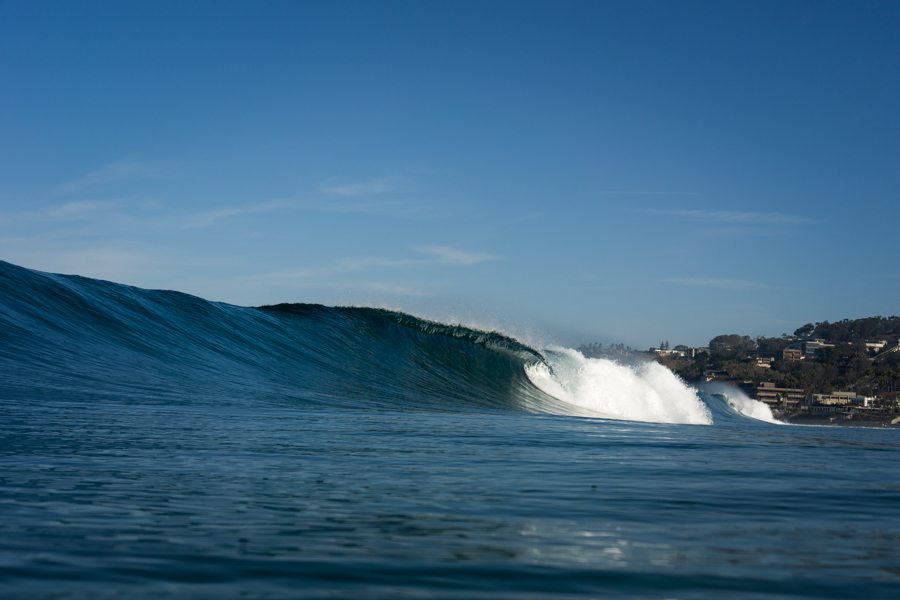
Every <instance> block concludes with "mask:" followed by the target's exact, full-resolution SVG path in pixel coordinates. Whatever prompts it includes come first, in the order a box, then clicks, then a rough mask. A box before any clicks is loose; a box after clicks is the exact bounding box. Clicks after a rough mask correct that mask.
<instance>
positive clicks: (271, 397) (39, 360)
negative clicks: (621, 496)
mask: <svg viewBox="0 0 900 600" xmlns="http://www.w3.org/2000/svg"><path fill="white" fill-rule="evenodd" d="M0 325H2V328H0V342H2V344H0V365H2V368H0V382H2V386H0V387H2V388H3V389H4V390H6V393H10V394H22V393H30V394H36V393H50V394H54V395H58V396H61V397H66V398H70V399H72V398H85V397H90V398H92V399H98V398H116V399H117V400H119V401H122V400H125V401H133V402H158V401H164V402H177V403H214V404H217V405H222V404H228V403H242V404H244V403H259V402H277V403H279V404H283V403H292V404H297V405H304V404H305V405H319V406H329V407H356V408H391V409H401V410H419V409H425V410H472V409H481V410H515V411H538V412H554V413H567V412H572V411H573V410H574V409H573V408H571V407H567V406H565V404H564V403H561V402H559V401H558V400H556V399H554V398H552V397H550V396H548V395H546V394H544V393H543V392H541V391H540V390H538V389H537V388H535V387H534V385H532V383H531V382H530V381H529V379H528V377H527V376H526V374H525V366H526V365H528V364H531V363H538V362H541V361H543V357H542V355H541V354H540V353H539V352H537V351H536V350H534V349H532V348H529V347H528V346H525V345H524V344H522V343H520V342H518V341H516V340H514V339H512V338H509V337H506V336H503V335H501V334H499V333H496V332H482V331H476V330H472V329H468V328H465V327H461V326H456V325H447V324H441V323H435V322H431V321H426V320H422V319H418V318H416V317H413V316H411V315H406V314H403V313H398V312H392V311H388V310H382V309H376V308H358V307H337V308H331V307H325V306H321V305H311V304H290V305H287V304H282V305H277V306H265V307H260V308H243V307H237V306H232V305H228V304H222V303H217V302H208V301H206V300H203V299H201V298H197V297H194V296H190V295H188V294H183V293H180V292H173V291H160V290H144V289H140V288H135V287H131V286H126V285H121V284H116V283H111V282H106V281H99V280H95V279H89V278H86V277H79V276H72V275H54V274H48V273H41V272H38V271H32V270H29V269H25V268H22V267H17V266H15V265H12V264H9V263H5V262H2V261H0Z"/></svg>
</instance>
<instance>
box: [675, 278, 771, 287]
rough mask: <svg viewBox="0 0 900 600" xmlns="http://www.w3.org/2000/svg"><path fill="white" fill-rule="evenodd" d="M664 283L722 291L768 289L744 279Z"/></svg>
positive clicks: (698, 279) (682, 280) (685, 280)
mask: <svg viewBox="0 0 900 600" xmlns="http://www.w3.org/2000/svg"><path fill="white" fill-rule="evenodd" d="M663 282H664V283H674V284H676V285H685V286H689V287H703V288H714V289H721V290H749V289H754V288H762V287H766V286H764V285H763V284H761V283H757V282H755V281H747V280H744V279H717V278H713V277H680V278H673V279H663Z"/></svg>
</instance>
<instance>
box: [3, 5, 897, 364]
mask: <svg viewBox="0 0 900 600" xmlns="http://www.w3.org/2000/svg"><path fill="white" fill-rule="evenodd" d="M898 31H900V4H898V3H896V2H885V3H879V2H866V3H850V2H846V3H838V2H775V3H768V2H746V3H737V2H735V3H725V2H703V3H692V2H680V3H674V2H650V3H641V2H591V3H579V2H569V3H550V2H548V3H524V2H513V3H504V2H487V3H484V2H477V3H464V2H453V3H443V4H441V3H430V2H429V3H422V2H380V3H368V2H366V3H363V2H353V3H342V2H327V3H298V2H284V3H281V2H267V3H250V2H248V3H224V2H189V3H183V2H127V3H123V2H80V3H69V2H66V3H52V2H43V3H35V2H0V82H2V83H0V259H2V260H6V261H9V262H12V263H15V264H19V265H22V266H25V267H29V268H33V269H38V270H43V271H51V272H62V273H76V274H80V275H85V276H89V277H97V278H102V279H110V280H114V281H118V282H122V283H127V284H131V285H137V286H141V287H149V288H166V289H177V290H181V291H184V292H188V293H191V294H195V295H198V296H202V297H204V298H208V299H211V300H219V301H225V302H230V303H234V304H241V305H259V304H267V303H277V302H319V303H324V304H375V305H384V306H389V307H392V308H398V309H403V310H407V311H410V312H413V313H416V314H420V315H423V316H428V317H432V318H438V319H456V320H461V321H463V322H465V323H469V324H474V325H479V326H482V327H498V328H502V329H504V330H506V331H510V332H513V333H516V334H518V335H520V336H521V337H524V338H526V339H529V340H532V341H534V342H536V343H548V342H556V343H563V344H568V345H577V344H578V343H581V342H589V341H601V342H604V343H610V342H623V343H626V344H628V345H632V346H634V347H640V348H646V347H649V346H651V345H654V346H655V345H657V344H659V342H660V341H663V340H667V341H670V343H671V344H673V345H674V344H676V343H686V344H693V345H701V344H705V343H706V342H707V341H708V340H709V339H710V338H711V337H712V336H714V335H717V334H720V333H742V334H748V335H754V336H755V335H760V334H762V335H780V334H781V333H782V332H788V333H790V332H792V331H793V330H794V329H796V328H797V327H798V326H800V325H802V324H804V323H806V322H808V321H813V322H815V321H822V320H826V319H827V320H836V319H841V318H858V317H863V316H872V315H878V314H881V315H884V316H888V315H891V314H897V313H900V301H898V299H900V260H898V258H897V255H898V251H897V249H896V243H897V237H898V223H900V35H898V34H897V32H898Z"/></svg>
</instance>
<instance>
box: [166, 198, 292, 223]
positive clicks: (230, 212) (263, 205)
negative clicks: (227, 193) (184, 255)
mask: <svg viewBox="0 0 900 600" xmlns="http://www.w3.org/2000/svg"><path fill="white" fill-rule="evenodd" d="M295 207H296V206H295V205H294V203H292V202H289V201H285V200H272V201H269V202H260V203H257V204H247V205H244V206H230V207H224V208H215V209H213V210H207V211H204V212H201V213H198V214H195V215H193V216H191V217H188V218H187V219H186V220H185V221H184V222H183V223H182V227H184V228H185V229H197V228H200V227H209V226H210V225H214V224H215V223H217V222H219V221H221V220H223V219H227V218H229V217H234V216H237V215H246V214H253V213H266V212H271V211H273V210H279V209H285V208H295Z"/></svg>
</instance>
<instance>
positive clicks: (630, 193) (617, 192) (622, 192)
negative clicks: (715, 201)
mask: <svg viewBox="0 0 900 600" xmlns="http://www.w3.org/2000/svg"><path fill="white" fill-rule="evenodd" d="M598 193H600V194H605V195H608V196H615V195H622V196H697V195H698V194H697V192H645V191H632V190H606V191H603V192H598Z"/></svg>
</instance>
